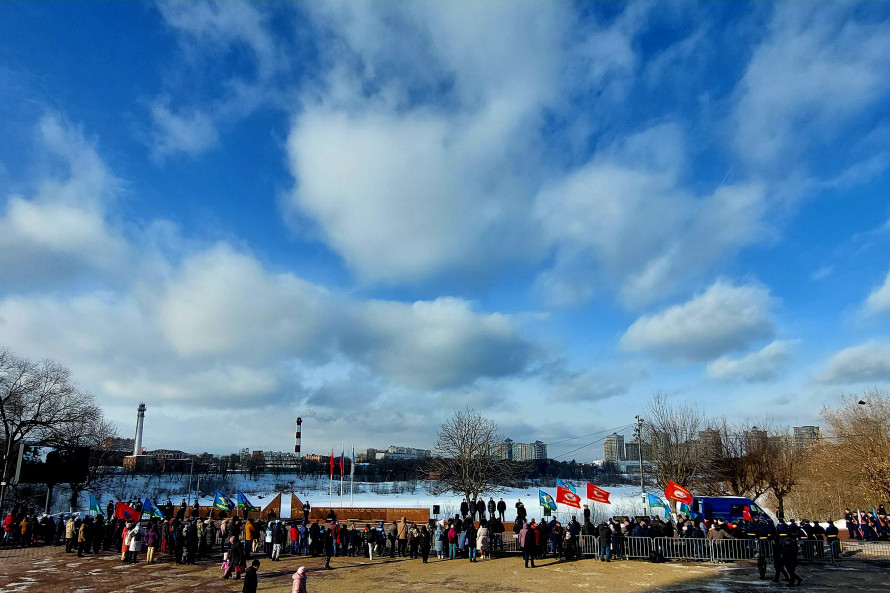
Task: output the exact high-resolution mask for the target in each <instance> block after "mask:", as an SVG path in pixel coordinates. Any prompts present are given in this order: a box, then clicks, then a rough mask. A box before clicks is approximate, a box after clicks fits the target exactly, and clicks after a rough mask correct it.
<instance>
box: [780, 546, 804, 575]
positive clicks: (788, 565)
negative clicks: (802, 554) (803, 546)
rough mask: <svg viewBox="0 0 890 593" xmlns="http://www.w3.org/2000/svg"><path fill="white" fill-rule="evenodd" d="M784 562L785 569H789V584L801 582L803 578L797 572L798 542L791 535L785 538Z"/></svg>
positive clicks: (783, 547)
mask: <svg viewBox="0 0 890 593" xmlns="http://www.w3.org/2000/svg"><path fill="white" fill-rule="evenodd" d="M782 562H784V563H785V569H786V570H787V571H788V584H789V585H799V584H801V583H802V582H803V579H802V578H800V576H798V574H797V542H796V541H795V540H794V539H792V538H790V537H787V538H785V540H784V541H783V542H782ZM794 581H797V582H796V583H795V582H794Z"/></svg>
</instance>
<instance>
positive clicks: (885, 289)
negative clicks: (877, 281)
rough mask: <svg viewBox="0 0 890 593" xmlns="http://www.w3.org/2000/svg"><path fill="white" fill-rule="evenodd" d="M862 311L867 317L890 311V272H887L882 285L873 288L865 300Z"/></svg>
mask: <svg viewBox="0 0 890 593" xmlns="http://www.w3.org/2000/svg"><path fill="white" fill-rule="evenodd" d="M863 309H864V312H865V313H866V314H867V315H875V314H878V313H884V312H886V311H890V272H887V277H886V278H884V283H883V284H882V285H881V286H878V287H877V288H875V289H874V290H873V291H872V292H871V294H869V295H868V298H867V299H865V305H864V306H863Z"/></svg>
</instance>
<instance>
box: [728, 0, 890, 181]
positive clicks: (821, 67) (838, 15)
mask: <svg viewBox="0 0 890 593" xmlns="http://www.w3.org/2000/svg"><path fill="white" fill-rule="evenodd" d="M855 11H856V9H855V6H854V5H852V4H833V5H825V4H820V5H815V4H798V3H792V4H778V5H776V6H775V13H774V15H773V18H772V20H771V22H770V24H769V29H768V33H767V36H766V38H765V40H764V41H763V42H762V43H761V44H760V45H759V46H758V47H757V49H756V50H755V52H754V55H753V56H752V57H751V61H750V63H749V64H748V68H747V71H746V72H745V75H744V77H743V78H742V80H741V82H740V83H739V85H738V87H737V89H736V95H737V104H736V107H735V113H734V118H735V122H736V126H737V131H736V136H735V145H736V150H737V151H738V154H739V155H740V156H741V157H742V158H743V159H744V160H745V161H747V162H749V163H750V164H752V165H755V166H757V167H760V168H776V167H781V168H782V170H785V171H787V168H788V162H789V161H788V158H789V157H794V156H796V155H798V154H799V153H801V152H802V151H803V150H805V148H806V146H807V145H808V144H810V142H809V140H811V139H816V140H821V141H827V140H828V139H830V138H832V137H833V136H834V135H835V134H837V133H838V132H840V131H841V130H843V129H844V128H843V127H842V126H843V124H844V123H845V122H847V121H849V118H850V117H851V116H853V115H854V114H856V113H858V112H859V111H860V110H861V109H863V108H864V107H866V106H869V105H872V104H874V103H875V101H877V100H878V99H879V98H880V97H882V96H884V95H885V94H886V92H887V90H888V88H890V79H888V77H887V76H886V75H885V73H886V72H887V69H888V67H890V34H888V32H887V27H886V23H879V22H876V21H875V22H869V21H866V20H863V19H859V18H856V15H855V14H854V13H855Z"/></svg>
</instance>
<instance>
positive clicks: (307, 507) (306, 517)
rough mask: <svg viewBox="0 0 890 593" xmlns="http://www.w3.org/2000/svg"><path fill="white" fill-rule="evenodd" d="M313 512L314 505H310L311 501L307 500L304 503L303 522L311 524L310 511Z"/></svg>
mask: <svg viewBox="0 0 890 593" xmlns="http://www.w3.org/2000/svg"><path fill="white" fill-rule="evenodd" d="M311 510H312V505H311V504H309V501H308V500H307V501H306V502H304V503H303V521H305V522H306V524H307V525H308V524H309V511H311Z"/></svg>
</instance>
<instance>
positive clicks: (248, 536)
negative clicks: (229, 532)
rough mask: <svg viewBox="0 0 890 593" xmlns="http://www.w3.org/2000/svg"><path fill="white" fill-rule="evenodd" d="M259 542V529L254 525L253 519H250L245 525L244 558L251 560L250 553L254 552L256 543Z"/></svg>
mask: <svg viewBox="0 0 890 593" xmlns="http://www.w3.org/2000/svg"><path fill="white" fill-rule="evenodd" d="M255 541H257V528H256V525H254V523H253V519H250V518H248V519H247V523H245V524H244V558H245V559H250V553H251V552H252V551H253V547H254V542H255Z"/></svg>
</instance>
